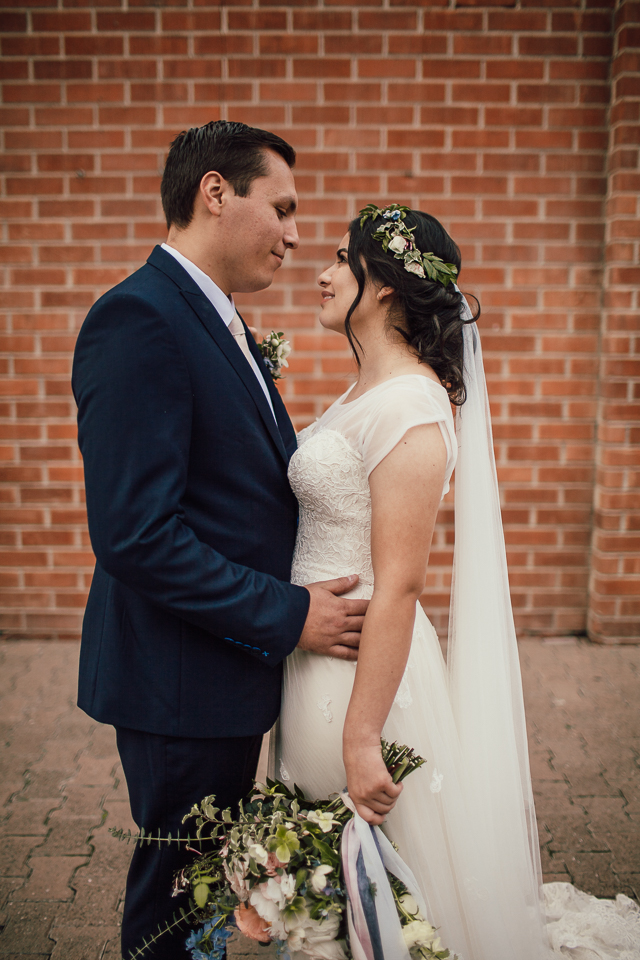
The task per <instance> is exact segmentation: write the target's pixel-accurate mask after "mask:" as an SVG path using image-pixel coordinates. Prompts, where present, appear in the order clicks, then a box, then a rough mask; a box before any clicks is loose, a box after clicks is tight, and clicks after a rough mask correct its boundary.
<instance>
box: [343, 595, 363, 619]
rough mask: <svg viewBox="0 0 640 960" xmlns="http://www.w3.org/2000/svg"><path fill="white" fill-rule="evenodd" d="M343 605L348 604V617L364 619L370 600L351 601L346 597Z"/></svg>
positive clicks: (346, 611)
mask: <svg viewBox="0 0 640 960" xmlns="http://www.w3.org/2000/svg"><path fill="white" fill-rule="evenodd" d="M343 603H344V604H346V608H347V609H346V610H345V613H346V615H347V616H348V617H364V615H365V613H366V612H367V607H368V606H369V601H368V600H350V599H349V598H348V597H345V599H344V600H343Z"/></svg>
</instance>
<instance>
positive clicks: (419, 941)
mask: <svg viewBox="0 0 640 960" xmlns="http://www.w3.org/2000/svg"><path fill="white" fill-rule="evenodd" d="M435 935H436V931H435V930H434V928H433V927H432V926H431V924H430V923H428V922H427V921H426V920H412V921H411V923H408V924H407V925H406V927H403V928H402V938H403V940H404V942H405V943H406V945H407V947H408V948H409V950H411V948H412V947H431V944H432V943H433V940H434V937H435ZM418 956H419V954H418Z"/></svg>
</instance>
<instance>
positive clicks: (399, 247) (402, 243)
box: [389, 236, 407, 253]
mask: <svg viewBox="0 0 640 960" xmlns="http://www.w3.org/2000/svg"><path fill="white" fill-rule="evenodd" d="M406 246H407V241H406V240H405V239H404V237H400V236H397V237H394V238H393V240H392V241H391V243H390V244H389V250H393V252H394V253H404V251H405V247H406Z"/></svg>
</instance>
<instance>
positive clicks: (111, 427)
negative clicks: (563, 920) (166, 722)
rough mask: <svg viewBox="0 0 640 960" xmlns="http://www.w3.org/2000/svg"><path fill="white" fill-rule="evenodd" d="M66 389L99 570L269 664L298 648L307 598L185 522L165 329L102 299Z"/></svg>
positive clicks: (173, 368) (128, 303)
mask: <svg viewBox="0 0 640 960" xmlns="http://www.w3.org/2000/svg"><path fill="white" fill-rule="evenodd" d="M73 389H74V394H75V397H76V402H77V404H78V442H79V445H80V450H81V453H82V456H83V459H84V469H85V484H86V491H87V512H88V519H89V533H90V537H91V544H92V547H93V550H94V552H95V555H96V558H97V560H98V563H99V564H100V566H101V567H102V568H103V569H104V570H105V571H106V572H107V573H109V574H110V575H111V576H112V577H114V578H115V579H116V580H119V581H121V582H122V583H124V584H125V585H126V586H127V587H129V588H130V589H132V590H134V591H135V592H136V593H138V594H140V595H142V596H144V597H145V598H146V599H148V600H150V601H151V602H153V603H154V604H156V605H157V606H159V607H162V608H163V609H165V610H167V611H168V612H170V613H172V614H174V615H176V616H178V617H181V618H182V619H184V620H186V621H188V622H190V623H192V624H195V625H196V626H198V627H200V628H202V629H203V630H206V631H207V632H209V633H210V634H212V635H213V636H214V637H217V638H222V639H224V640H226V641H228V642H229V643H232V644H234V645H235V646H236V647H237V648H239V649H242V650H244V651H246V652H247V653H248V654H250V655H252V656H255V657H256V658H257V659H259V660H260V661H261V662H263V663H267V664H271V665H273V666H275V665H276V664H277V663H279V662H280V661H281V660H282V659H284V657H286V656H287V655H288V654H289V653H291V651H292V650H293V648H294V647H295V645H296V643H297V642H298V639H299V637H300V634H301V632H302V629H303V626H304V622H305V619H306V616H307V612H308V607H309V593H308V591H307V590H305V589H304V588H303V587H298V586H294V585H293V584H290V583H285V582H283V581H281V580H277V579H276V578H275V577H271V576H269V575H268V574H264V573H260V572H257V571H255V570H252V569H250V568H248V567H245V566H242V565H241V564H237V563H233V562H231V561H229V560H228V559H227V558H226V557H224V556H222V555H221V554H220V553H217V552H216V551H215V550H214V549H213V548H212V547H210V546H209V545H208V544H205V543H202V542H201V541H200V540H198V538H197V536H196V534H195V533H194V531H193V530H192V529H191V528H190V527H188V526H187V525H186V524H185V523H184V519H183V515H182V510H181V500H182V497H183V494H184V491H185V488H186V482H187V465H188V459H189V442H190V436H191V417H192V393H191V388H190V382H189V373H188V370H187V367H186V364H185V362H184V360H183V358H182V355H181V353H180V349H179V346H178V344H177V342H176V340H175V337H174V335H173V332H172V330H171V328H170V326H169V324H168V323H167V322H166V320H165V319H164V318H163V317H162V316H161V315H160V314H159V313H158V312H157V311H156V310H155V309H154V307H153V306H152V305H150V304H149V303H147V302H146V301H145V300H143V299H138V298H136V297H135V296H131V295H128V296H124V295H120V296H115V297H110V298H109V299H108V300H107V301H106V302H105V301H100V302H99V303H98V304H96V306H95V307H94V308H93V309H92V310H91V312H90V313H89V316H88V317H87V319H86V321H85V323H84V325H83V327H82V330H81V332H80V335H79V338H78V343H77V346H76V353H75V358H74V368H73Z"/></svg>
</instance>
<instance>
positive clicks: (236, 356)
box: [182, 290, 289, 463]
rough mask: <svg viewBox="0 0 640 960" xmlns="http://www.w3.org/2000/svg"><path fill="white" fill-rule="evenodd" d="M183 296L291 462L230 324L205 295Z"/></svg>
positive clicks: (277, 444)
mask: <svg viewBox="0 0 640 960" xmlns="http://www.w3.org/2000/svg"><path fill="white" fill-rule="evenodd" d="M182 296H183V297H184V298H185V300H186V301H187V303H188V304H189V306H190V307H191V308H192V309H193V310H194V311H195V313H196V314H197V315H198V317H199V318H200V320H201V322H202V323H203V324H204V326H205V327H206V329H207V330H208V332H209V333H210V334H211V336H212V337H213V339H214V340H215V342H216V343H217V345H218V347H219V348H220V350H221V351H222V353H224V355H225V357H226V358H227V360H228V361H229V363H230V364H231V366H232V367H233V369H234V370H235V371H236V373H237V374H238V376H239V377H240V379H241V380H242V382H243V384H244V386H245V387H246V389H247V390H248V391H249V393H250V394H251V397H252V399H253V401H254V403H255V405H256V406H257V408H258V411H259V413H260V416H261V417H262V420H263V422H264V425H265V427H266V428H267V430H268V431H269V433H270V435H271V438H272V440H273V442H274V443H275V445H276V446H277V448H278V450H279V451H280V454H281V455H282V458H283V459H284V461H285V463H288V461H289V457H288V456H287V451H286V450H285V446H284V443H283V440H282V436H281V434H280V431H279V429H278V426H277V424H276V421H275V420H274V419H273V414H272V413H271V410H270V408H269V404H268V403H267V398H266V397H265V395H264V392H263V390H262V387H261V386H260V384H259V383H258V381H257V379H256V375H255V373H254V372H253V370H252V369H251V367H250V366H249V364H248V363H247V360H246V358H245V357H244V356H243V354H242V351H241V350H240V348H239V347H238V344H237V343H236V342H235V340H234V338H233V336H232V335H231V334H230V333H229V330H228V329H227V325H226V323H225V322H224V320H223V319H222V317H221V316H220V314H219V313H218V311H217V310H216V309H215V308H214V306H213V304H212V303H211V301H210V300H208V299H207V298H206V297H205V295H204V294H203V293H200V292H198V293H192V292H191V291H190V290H183V291H182ZM249 336H251V334H249Z"/></svg>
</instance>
